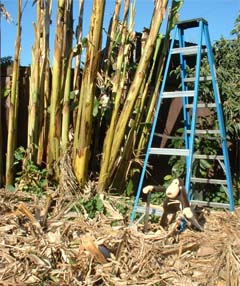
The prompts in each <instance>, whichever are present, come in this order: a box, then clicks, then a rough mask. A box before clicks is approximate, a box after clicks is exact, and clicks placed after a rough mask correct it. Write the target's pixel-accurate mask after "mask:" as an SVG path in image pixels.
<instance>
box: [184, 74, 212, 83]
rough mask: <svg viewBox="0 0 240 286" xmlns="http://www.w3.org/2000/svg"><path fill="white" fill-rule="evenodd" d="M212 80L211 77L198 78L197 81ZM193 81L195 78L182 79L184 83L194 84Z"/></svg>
mask: <svg viewBox="0 0 240 286" xmlns="http://www.w3.org/2000/svg"><path fill="white" fill-rule="evenodd" d="M209 80H212V77H211V76H200V78H199V81H209ZM194 81H195V77H187V78H185V79H184V82H185V83H187V82H194Z"/></svg>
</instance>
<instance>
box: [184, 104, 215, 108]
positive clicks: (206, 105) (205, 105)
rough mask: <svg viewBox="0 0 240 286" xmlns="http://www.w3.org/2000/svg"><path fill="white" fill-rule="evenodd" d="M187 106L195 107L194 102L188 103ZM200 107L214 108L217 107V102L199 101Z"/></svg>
mask: <svg viewBox="0 0 240 286" xmlns="http://www.w3.org/2000/svg"><path fill="white" fill-rule="evenodd" d="M185 107H186V108H193V104H186V105H185ZM197 107H198V108H214V107H216V103H198V105H197Z"/></svg>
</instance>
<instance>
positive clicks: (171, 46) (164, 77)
mask: <svg viewBox="0 0 240 286" xmlns="http://www.w3.org/2000/svg"><path fill="white" fill-rule="evenodd" d="M176 32H177V26H175V28H174V30H173V37H172V41H171V44H170V49H169V53H168V58H167V62H166V67H165V72H164V76H163V81H162V85H161V89H160V95H159V97H158V101H157V105H156V110H155V115H154V119H153V124H152V129H151V132H150V136H149V141H148V145H147V152H146V155H145V159H144V163H143V168H142V172H141V176H140V180H139V183H138V189H137V194H136V198H135V202H134V206H133V211H132V214H131V218H130V221H131V222H133V221H134V218H135V214H136V210H137V206H138V202H139V198H140V194H141V190H142V185H143V180H144V176H145V173H146V169H147V162H148V158H149V155H150V152H149V150H150V148H151V146H152V141H153V136H154V132H155V128H156V125H157V120H158V113H159V109H160V106H161V101H162V94H163V91H164V89H165V84H166V81H167V75H168V69H169V65H170V60H171V51H172V49H173V45H174V40H175V38H176Z"/></svg>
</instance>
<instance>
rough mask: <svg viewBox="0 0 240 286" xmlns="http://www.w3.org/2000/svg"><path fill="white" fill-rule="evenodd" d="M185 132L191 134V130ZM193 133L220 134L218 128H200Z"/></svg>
mask: <svg viewBox="0 0 240 286" xmlns="http://www.w3.org/2000/svg"><path fill="white" fill-rule="evenodd" d="M187 134H191V130H187ZM195 134H220V130H200V129H196V130H195Z"/></svg>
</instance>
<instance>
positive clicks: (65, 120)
mask: <svg viewBox="0 0 240 286" xmlns="http://www.w3.org/2000/svg"><path fill="white" fill-rule="evenodd" d="M72 59H73V52H72V53H71V55H70V57H69V59H68V67H67V74H66V79H65V88H64V97H63V109H62V135H61V152H62V154H64V152H65V151H66V150H67V144H68V132H69V121H70V107H69V104H70V90H71V75H72Z"/></svg>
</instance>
